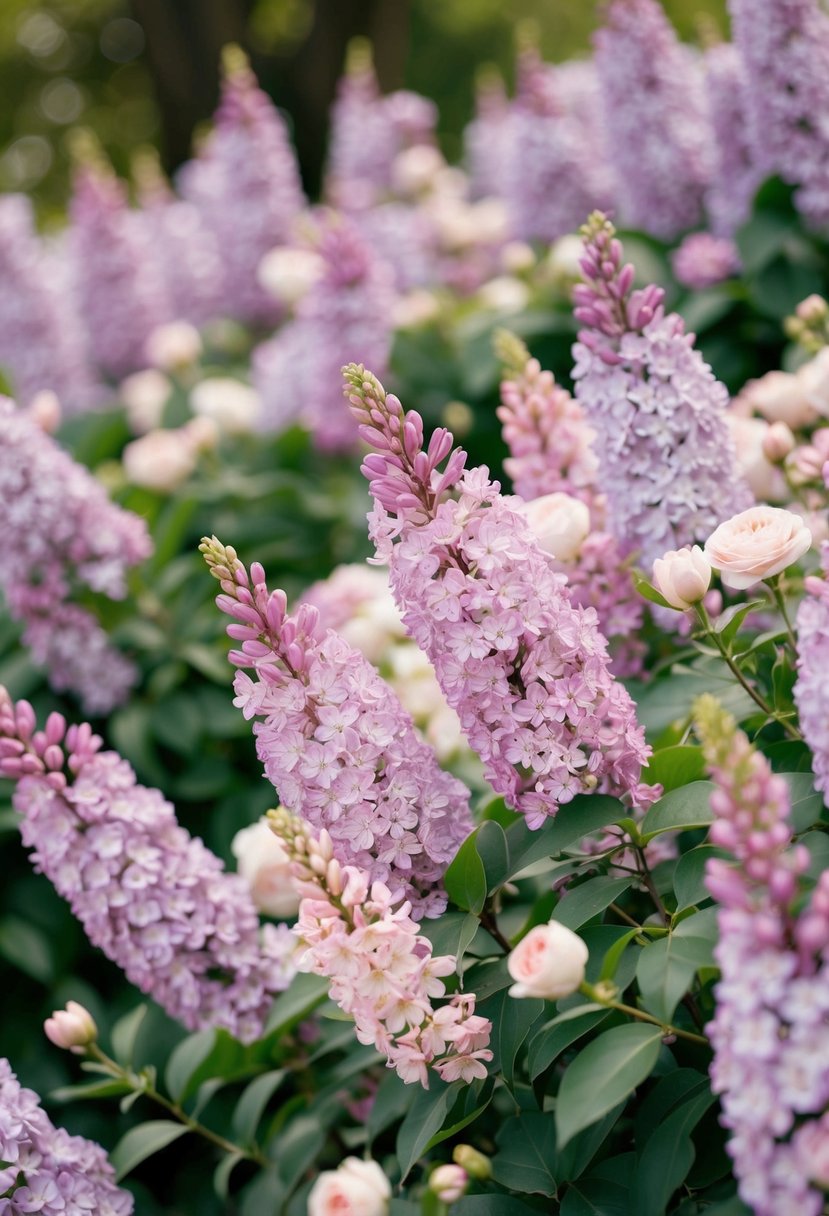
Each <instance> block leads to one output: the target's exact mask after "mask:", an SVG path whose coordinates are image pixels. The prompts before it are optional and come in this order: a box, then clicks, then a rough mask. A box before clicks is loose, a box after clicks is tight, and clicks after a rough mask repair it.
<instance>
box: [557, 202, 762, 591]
mask: <svg viewBox="0 0 829 1216" xmlns="http://www.w3.org/2000/svg"><path fill="white" fill-rule="evenodd" d="M583 232H584V239H585V256H584V258H583V260H582V270H583V273H584V277H585V280H586V282H585V283H580V284H578V285H577V286H576V287H575V288H574V291H573V298H574V301H575V304H576V308H575V315H576V318H577V320H578V321H580V322H581V324H582V326H583V328H582V329H581V330H580V331H579V341H578V342H577V343H576V345H575V346H574V348H573V355H574V358H575V368H574V371H573V379H574V380H575V381H576V382H577V394H578V398H579V401H580V402H581V404H582V405H583V406H584V409H585V411H586V413H587V417H588V419H589V421H590V423H591V425H592V426H593V428H594V429H595V431H596V434H597V439H596V442H595V450H596V453H597V455H598V458H599V464H600V477H599V480H600V484H601V486H602V489H603V491H604V493H605V494H606V495H607V500H608V520H609V524H610V527H611V528H612V530H613V532H614V534H615V535H616V537H617V538H618V540H619V542H620V544H622V545H624V546H625V547H626V549H627V551H630V550H633V551H634V552H635V553H636V555H637V560H638V562H639V564H640V565H642V566H644V567H647V568H649V567H650V565H651V563H652V562H653V561H654V559H655V558H657V557H661V556H662V554H663V553H664V552H665V551H666V550H667V549H681V548H682V547H683V546H684V545H689V544H693V543H694V542H695V541H698V540H705V539H706V538H707V537H708V536H709V535H710V534H711V532H712V531H713V530H714V528H715V527H716V526H717V525H718V524H719V523H721V522H722V521H723V520H724V519H729V518H730V517H731V516H732V515H735V514H737V512H739V511H741V510H743V509H744V508H745V507H747V506H749V505H750V502H751V498H750V494H749V491H748V488H747V487H746V486H745V485H744V484H743V483H742V481H741V480H740V478H739V477H738V474H737V465H736V454H735V451H734V444H733V442H732V440H731V438H730V435H729V432H728V428H727V425H726V417H725V411H726V406H727V404H728V393H727V390H726V388H725V386H724V385H723V384H721V383H720V382H719V381H718V380H717V379H716V378H715V376H714V374H713V372H712V371H711V368H710V367H709V366H708V364H707V363H705V362H704V361H703V358H702V356H701V355H700V353H699V352H698V351H697V350H695V349H694V335H693V334H686V333H685V327H684V324H683V321H682V318H681V317H679V316H678V315H677V314H676V313H668V314H667V315H666V314H665V312H664V309H663V307H662V300H663V296H664V293H663V291H662V289H661V288H659V287H654V286H650V287H646V288H644V289H642V290H637V291H633V290H632V287H633V275H634V270H633V267H632V266H630V265H627V266H623V265H622V246H621V244H620V242H619V241H618V240H616V239H615V229H614V228H613V225H612V224H611V223H610V222H609V221H608V220H607V219H606V218H605V217H604V216H603V215H602V214H601V213H600V212H596V213H594V215H593V216H591V219H590V222H589V223H588V224H587V225H586V226H585V228H584V230H583Z"/></svg>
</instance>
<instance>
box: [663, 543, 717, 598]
mask: <svg viewBox="0 0 829 1216" xmlns="http://www.w3.org/2000/svg"><path fill="white" fill-rule="evenodd" d="M710 582H711V566H710V565H709V563H708V559H707V558H706V556H705V554H704V553H703V551H702V549H700V547H699V545H694V547H693V549H687V548H686V549H671V550H670V551H669V552H668V553H666V554H665V556H664V557H658V558H657V559H656V561H655V562H654V563H653V585H654V587H655V588H656V590H657V591H658V592H660V594H661V595H662V597H663V598H664V599H666V600H667V601H668V603H669V604H670V605H671V607H672V608H676V609H678V610H679V611H680V612H684V611H685V609H686V608H690V607H691V605H692V604H698V603H699V601H700V600H701V599H702V598H703V596H704V595H705V593H706V591H707V590H708V587H709V584H710Z"/></svg>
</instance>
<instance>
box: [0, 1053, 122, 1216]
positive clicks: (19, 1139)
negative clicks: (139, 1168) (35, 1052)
mask: <svg viewBox="0 0 829 1216" xmlns="http://www.w3.org/2000/svg"><path fill="white" fill-rule="evenodd" d="M133 1207H134V1200H133V1197H132V1195H130V1194H129V1193H128V1192H127V1191H122V1190H121V1189H120V1188H119V1187H117V1186H116V1185H115V1171H114V1169H113V1168H112V1166H111V1165H110V1163H109V1161H108V1160H107V1155H106V1153H105V1152H104V1150H103V1149H102V1148H101V1147H100V1145H98V1144H95V1143H94V1141H92V1140H86V1139H84V1137H83V1136H70V1135H69V1133H68V1132H66V1131H64V1130H63V1128H61V1127H55V1126H54V1124H53V1123H52V1122H51V1120H50V1119H49V1116H48V1115H47V1114H46V1112H45V1111H44V1110H43V1109H42V1108H41V1105H40V1099H39V1098H38V1096H37V1094H36V1093H34V1091H33V1090H31V1089H24V1088H23V1086H22V1085H21V1084H20V1082H19V1081H18V1079H17V1077H16V1076H15V1074H14V1073H13V1072H12V1070H11V1066H10V1065H9V1062H8V1060H5V1059H0V1216H23V1214H24V1213H27V1212H40V1213H41V1216H76V1214H78V1213H81V1212H91V1213H94V1214H95V1216H130V1214H131V1213H132V1211H133Z"/></svg>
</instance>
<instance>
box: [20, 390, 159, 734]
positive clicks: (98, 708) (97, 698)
mask: <svg viewBox="0 0 829 1216" xmlns="http://www.w3.org/2000/svg"><path fill="white" fill-rule="evenodd" d="M0 514H2V517H3V520H4V522H5V526H6V528H7V530H8V532H9V534H10V535H12V536H13V537H14V549H15V561H14V563H12V564H7V565H6V567H5V568H4V572H3V573H2V574H0V586H1V587H2V589H3V592H4V595H5V597H6V601H7V603H8V607H9V611H10V612H11V614H12V616H13V617H15V618H16V619H18V620H21V621H23V622H24V623H25V626H26V632H25V634H24V642H25V643H26V645H28V646H30V647H31V648H32V652H33V655H34V658H35V660H36V661H37V662H38V663H42V664H44V665H45V666H46V667H47V669H48V673H49V679H50V681H51V683H52V684H53V686H54V687H55V688H57V689H59V690H60V689H71V690H72V691H73V692H75V693H77V694H78V695H79V696H80V697H81V698H82V700H83V702H84V706H85V707H86V709H87V711H88V712H91V713H92V712H94V713H103V712H106V711H107V710H109V709H111V708H112V706H113V705H116V704H118V703H119V701H121V700H123V698H124V696H125V695H126V693H127V691H128V690H129V688H130V687H131V685H132V684H133V683H134V676H135V672H134V670H133V667H132V664H130V663H128V661H127V660H126V659H125V658H123V656H121V655H119V654H118V652H117V651H115V650H114V649H113V648H112V646H111V645H110V643H109V641H108V639H107V637H106V634H105V633H104V631H103V630H102V629H101V627H100V625H99V624H98V622H97V620H96V619H95V617H94V616H93V615H92V614H91V613H90V612H88V611H87V610H86V609H85V608H81V607H80V606H78V605H76V604H72V603H71V602H70V600H71V597H72V595H73V593H74V592H75V590H76V588H77V587H78V586H86V587H89V588H90V589H91V590H92V591H95V592H99V593H102V594H104V595H107V596H109V597H110V599H121V598H122V597H123V596H124V595H125V593H126V586H125V578H126V573H127V570H128V568H129V567H130V566H133V565H136V564H137V563H138V562H140V561H143V559H144V558H145V557H147V556H148V555H149V554H150V552H151V551H152V545H151V542H150V538H149V535H148V533H147V529H146V526H145V524H144V521H143V520H141V519H139V517H138V516H137V515H133V514H132V512H130V511H124V510H122V509H121V508H120V507H117V506H115V505H114V504H113V503H111V502H110V501H109V499H108V498H107V496H106V493H105V491H104V489H103V487H102V486H101V485H100V484H99V483H98V482H97V481H96V480H95V479H94V478H93V477H92V476H91V475H90V474H89V473H88V472H87V470H86V469H84V468H83V467H82V466H81V465H79V464H77V463H76V462H75V461H74V460H72V458H71V457H70V456H69V455H68V454H67V453H66V452H64V451H63V450H62V449H61V448H60V447H58V445H57V444H56V443H55V441H54V440H53V439H51V438H50V437H49V436H48V435H46V434H44V433H43V431H41V429H40V427H39V426H38V425H37V423H36V422H35V420H34V419H33V418H32V417H30V416H29V415H28V414H27V413H25V412H24V411H23V410H18V409H16V408H15V405H14V402H12V401H10V400H9V399H8V398H5V397H4V398H0Z"/></svg>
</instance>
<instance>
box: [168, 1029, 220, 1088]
mask: <svg viewBox="0 0 829 1216" xmlns="http://www.w3.org/2000/svg"><path fill="white" fill-rule="evenodd" d="M215 1045H216V1031H215V1030H200V1031H199V1032H198V1033H197V1034H191V1035H189V1036H188V1037H187V1038H186V1039H183V1040H182V1042H181V1043H179V1045H178V1046H177V1047H176V1048H175V1050H174V1051H173V1052H172V1054H171V1055H170V1058H169V1060H168V1061H167V1067H166V1069H165V1070H164V1083H165V1085H166V1086H167V1092H168V1093H169V1095H170V1097H171V1098H172V1099H173V1100H174V1101H176V1102H178V1101H179V1100H180V1099H181V1098H182V1097H183V1096H184V1094H185V1093H186V1092H187V1088H188V1085H189V1082H190V1078H191V1077H192V1076H193V1074H194V1073H195V1072H196V1070H197V1069H198V1068H199V1066H200V1065H201V1064H203V1063H204V1061H205V1060H206V1059H207V1057H208V1056H209V1055H210V1053H211V1051H212V1050H213V1048H214V1047H215Z"/></svg>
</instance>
